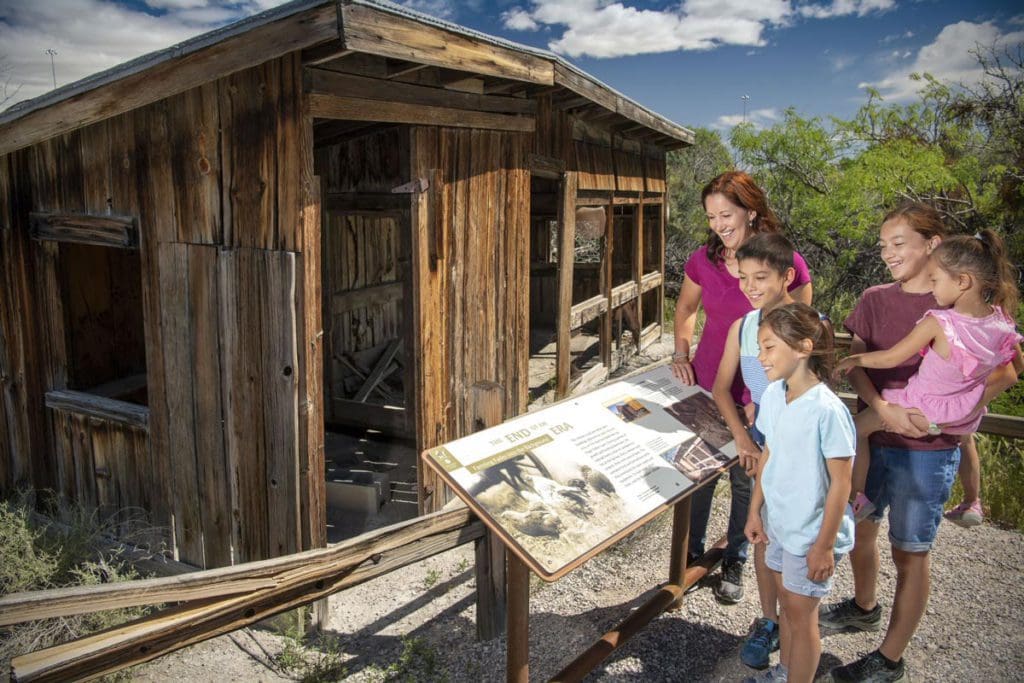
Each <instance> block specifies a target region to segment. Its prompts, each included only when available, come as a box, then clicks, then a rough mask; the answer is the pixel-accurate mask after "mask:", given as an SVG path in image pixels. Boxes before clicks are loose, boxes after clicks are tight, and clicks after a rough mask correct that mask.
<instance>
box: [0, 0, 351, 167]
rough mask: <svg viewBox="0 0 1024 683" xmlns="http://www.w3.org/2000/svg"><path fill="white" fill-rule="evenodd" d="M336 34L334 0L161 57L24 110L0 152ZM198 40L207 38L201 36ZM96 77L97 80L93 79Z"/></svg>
mask: <svg viewBox="0 0 1024 683" xmlns="http://www.w3.org/2000/svg"><path fill="white" fill-rule="evenodd" d="M337 35H338V15H337V11H336V9H335V7H334V4H333V3H328V4H325V5H322V6H320V7H314V8H312V9H309V10H305V11H301V12H298V13H296V14H292V15H289V16H287V17H284V18H282V19H280V20H278V21H274V22H272V23H269V24H264V25H262V26H256V27H255V28H251V29H249V30H246V31H244V32H241V33H238V34H235V35H232V36H230V37H228V38H222V37H220V36H216V37H215V38H214V40H215V42H212V43H211V44H205V45H199V46H197V47H195V48H191V49H189V50H187V51H182V50H181V48H180V47H179V48H178V50H179V52H178V54H175V55H173V56H171V57H168V58H164V59H163V60H162V61H158V62H156V63H155V64H153V66H150V67H148V68H139V69H138V70H136V71H134V72H131V73H127V74H125V75H123V76H121V75H118V74H117V73H116V72H114V73H112V74H111V75H110V76H109V77H107V78H108V79H109V80H107V79H104V80H105V81H106V82H102V81H101V84H100V85H97V86H96V87H94V88H92V89H90V90H87V91H85V92H81V93H80V94H77V95H75V96H73V97H67V98H66V99H63V100H60V101H59V102H55V103H54V104H52V105H50V106H46V107H41V108H40V109H37V110H35V111H32V112H30V113H28V114H25V115H23V116H21V117H19V118H17V119H14V120H13V121H11V122H10V123H8V124H6V125H4V126H3V127H2V130H3V134H2V135H0V155H3V154H7V153H8V152H11V151H13V150H16V149H21V148H22V147H27V146H28V145H31V144H33V143H35V142H39V141H41V140H46V139H49V138H52V137H54V136H57V135H60V134H61V133H66V132H68V131H70V130H74V129H76V128H82V127H84V126H87V125H89V124H91V123H95V122H97V121H102V120H103V119H107V118H110V117H112V116H116V115H117V114H122V113H124V112H127V111H131V110H133V109H139V108H141V107H143V106H145V105H147V104H151V103H153V102H156V101H158V100H160V99H163V98H165V97H168V96H170V95H174V94H177V93H180V92H184V91H185V90H188V89H189V88H194V87H196V86H199V85H202V84H203V83H208V82H210V81H211V80H214V79H216V78H218V77H220V76H223V75H226V74H230V73H235V72H237V71H240V70H242V69H246V68H248V67H250V66H254V65H257V64H262V63H264V62H266V61H268V60H271V59H274V58H277V57H280V56H282V55H286V54H288V53H289V52H293V51H295V50H301V49H303V48H305V47H308V46H311V45H316V44H318V43H322V42H323V41H325V40H329V39H331V38H336V37H337ZM201 40H204V42H205V40H210V38H205V39H201ZM94 81H95V79H94Z"/></svg>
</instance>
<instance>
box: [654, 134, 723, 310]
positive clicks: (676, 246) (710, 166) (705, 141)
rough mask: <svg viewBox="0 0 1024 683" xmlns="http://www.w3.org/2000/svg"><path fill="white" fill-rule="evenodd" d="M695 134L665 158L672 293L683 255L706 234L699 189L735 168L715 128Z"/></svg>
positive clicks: (667, 264) (680, 276) (667, 259)
mask: <svg viewBox="0 0 1024 683" xmlns="http://www.w3.org/2000/svg"><path fill="white" fill-rule="evenodd" d="M694 133H695V138H696V139H695V142H694V144H693V145H691V146H690V147H686V148H685V149H681V150H677V151H674V152H669V154H668V158H667V160H666V162H667V173H668V186H669V190H670V195H669V197H668V202H669V222H668V230H667V231H666V232H667V235H666V241H667V244H666V254H665V270H666V271H668V272H667V275H668V279H667V283H666V285H667V288H668V289H669V290H670V291H669V293H670V294H671V295H672V296H675V294H676V293H677V292H678V290H679V286H680V284H681V283H682V281H683V265H684V264H685V263H686V258H687V257H688V256H689V255H690V253H691V252H692V251H693V250H694V249H696V248H697V247H699V246H700V245H701V244H703V243H704V239H705V236H706V234H707V224H708V221H707V218H706V217H705V215H704V206H703V205H702V204H701V201H700V192H701V190H702V189H704V186H705V185H706V184H707V183H708V181H709V180H711V179H712V178H714V177H715V176H717V175H718V174H720V173H724V172H725V171H728V170H731V169H733V168H735V163H734V162H733V158H732V154H730V152H729V149H728V148H727V147H726V146H725V143H724V142H723V141H722V136H721V135H719V133H718V131H715V130H709V129H707V128H697V129H695V130H694Z"/></svg>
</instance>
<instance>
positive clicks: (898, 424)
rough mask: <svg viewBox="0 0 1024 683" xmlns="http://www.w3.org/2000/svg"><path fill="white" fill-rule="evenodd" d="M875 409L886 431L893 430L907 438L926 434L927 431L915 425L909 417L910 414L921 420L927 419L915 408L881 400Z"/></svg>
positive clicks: (917, 437)
mask: <svg viewBox="0 0 1024 683" xmlns="http://www.w3.org/2000/svg"><path fill="white" fill-rule="evenodd" d="M875 410H876V411H877V412H878V417H879V418H881V420H882V426H883V427H885V431H887V432H893V433H894V434H899V435H900V436H905V437H907V438H908V439H920V438H923V437H925V436H928V432H926V431H925V430H923V429H921V428H920V427H918V426H917V425H915V424H914V422H913V421H912V420H911V419H910V418H911V416H913V415H916V416H919V417H920V418H921V419H923V420H927V418H925V416H924V413H922V412H921V411H920V410H918V409H917V408H909V409H908V408H904V407H903V406H898V405H895V404H893V403H888V402H886V401H882V402H880V403H879V404H878V405H877V406H875Z"/></svg>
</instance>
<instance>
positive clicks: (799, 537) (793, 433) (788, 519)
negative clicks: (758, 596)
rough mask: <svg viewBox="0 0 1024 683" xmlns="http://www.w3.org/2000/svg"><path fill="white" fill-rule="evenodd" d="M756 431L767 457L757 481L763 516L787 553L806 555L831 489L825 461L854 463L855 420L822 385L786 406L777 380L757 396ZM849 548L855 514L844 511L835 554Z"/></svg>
mask: <svg viewBox="0 0 1024 683" xmlns="http://www.w3.org/2000/svg"><path fill="white" fill-rule="evenodd" d="M757 428H758V429H759V430H760V431H761V433H762V434H764V435H765V439H766V442H767V444H768V450H769V452H770V455H769V457H768V464H767V465H765V468H764V474H763V475H762V478H761V488H762V489H763V490H764V500H765V510H764V514H765V515H767V517H768V524H769V525H770V526H771V527H772V529H773V530H774V531H775V532H776V533H777V534H778V537H779V541H780V542H781V543H782V547H783V548H785V550H786V552H788V553H790V554H793V555H806V554H807V551H808V550H810V549H811V546H812V545H814V541H815V540H816V539H817V538H818V531H819V530H820V529H821V523H822V521H823V520H824V517H825V512H824V507H825V496H826V495H827V494H828V487H829V484H830V479H829V475H828V468H827V467H826V465H825V459H826V458H852V457H853V455H854V454H855V453H856V452H857V446H856V437H855V434H856V431H855V428H854V426H853V418H852V417H851V416H850V411H849V410H848V409H847V408H846V406H845V405H843V402H842V401H841V400H840V398H839V397H838V396H836V395H835V394H834V393H832V390H831V389H829V388H828V387H827V386H826V385H825V384H823V383H819V384H815V385H814V386H813V387H811V388H810V389H808V390H807V391H805V392H804V393H803V394H802V395H800V396H799V397H797V398H796V400H794V401H793V402H792V403H789V404H788V405H787V403H786V388H785V383H784V382H783V381H782V380H779V381H776V382H772V383H771V384H769V385H768V388H767V389H765V391H764V395H763V396H762V397H761V410H760V412H759V413H758V415H757ZM852 548H853V515H852V514H851V512H850V508H849V506H847V508H846V512H845V514H844V515H843V521H842V523H841V524H840V525H839V533H838V534H837V535H836V544H835V552H836V553H847V552H849V551H850V550H851V549H852Z"/></svg>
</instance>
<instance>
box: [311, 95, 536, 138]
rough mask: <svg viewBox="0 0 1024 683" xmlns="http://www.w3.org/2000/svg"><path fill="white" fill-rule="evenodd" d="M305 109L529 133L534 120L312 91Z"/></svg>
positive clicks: (331, 115) (352, 117) (323, 114)
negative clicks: (307, 107)
mask: <svg viewBox="0 0 1024 683" xmlns="http://www.w3.org/2000/svg"><path fill="white" fill-rule="evenodd" d="M309 109H310V113H312V115H313V116H316V117H319V118H325V119H347V120H351V121H387V122H390V123H409V124H426V125H432V126H451V127H454V128H485V129H493V130H512V131H521V132H527V133H529V132H533V129H534V127H535V125H536V124H535V121H534V119H533V117H531V116H518V115H510V114H494V113H491V112H476V111H467V110H464V109H454V108H452V107H438V106H427V105H416V104H406V103H404V102H386V101H382V100H370V99H364V98H360V97H345V96H339V95H327V94H320V93H313V94H311V95H309Z"/></svg>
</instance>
